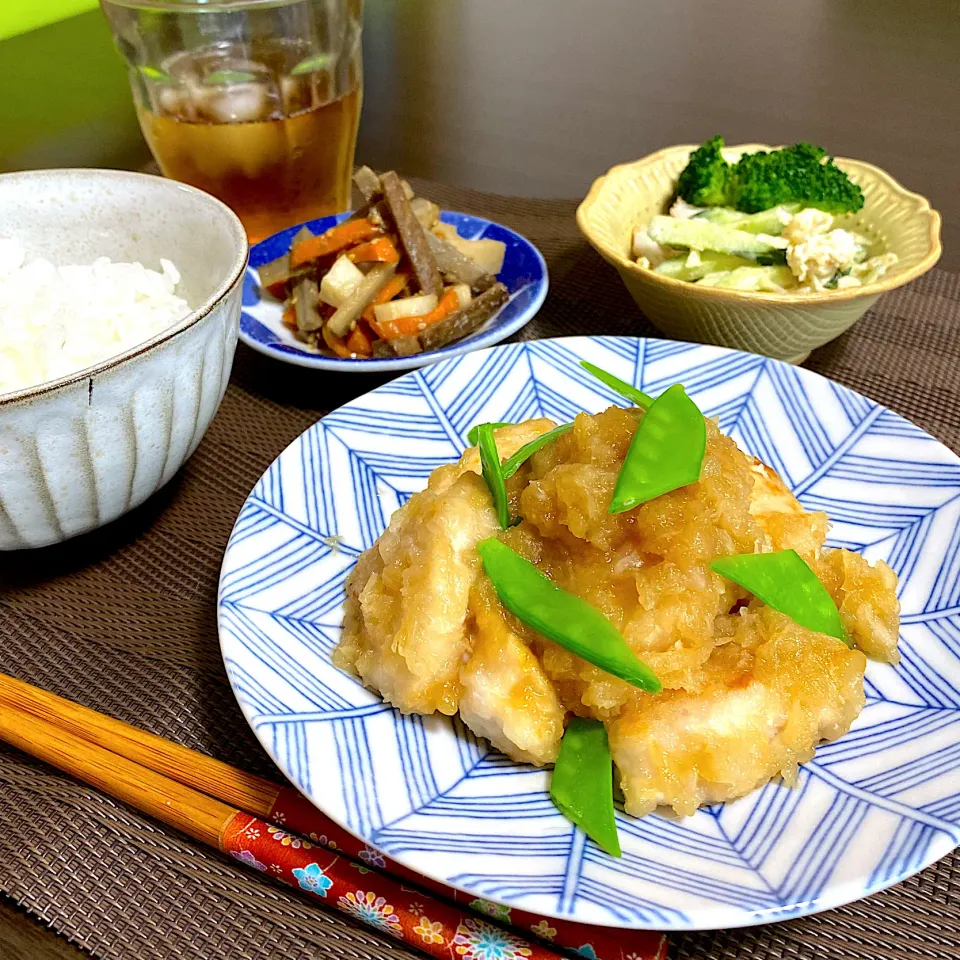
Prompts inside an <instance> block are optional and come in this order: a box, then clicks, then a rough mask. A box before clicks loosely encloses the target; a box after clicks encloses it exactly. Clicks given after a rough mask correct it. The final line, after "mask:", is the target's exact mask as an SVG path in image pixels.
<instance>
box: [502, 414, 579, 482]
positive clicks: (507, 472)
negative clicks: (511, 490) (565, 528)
mask: <svg viewBox="0 0 960 960" xmlns="http://www.w3.org/2000/svg"><path fill="white" fill-rule="evenodd" d="M572 429H573V424H572V423H563V424H561V425H560V426H559V427H554V428H553V429H552V430H549V431H547V433H542V434H540V436H539V437H537V438H536V439H535V440H531V441H530V442H529V443H525V444H524V445H523V446H522V447H521V448H520V449H519V450H518V451H517V452H516V453H515V454H514V455H513V456H512V457H509V458H508V459H506V460H504V461H503V479H504V480H509V479H510V478H511V477H512V476H513V475H514V474H515V473H516V472H517V471H518V470H519V469H520V468H521V467H522V466H523V465H524V463H526V461H527V460H529V459H530V457H532V456H533V455H534V454H535V453H536V452H537V451H538V450H542V449H543V448H544V447H545V446H546V445H547V444H548V443H553V441H554V440H556V439H557V437H560V436H562V435H563V434H565V433H566V432H567V431H568V430H572Z"/></svg>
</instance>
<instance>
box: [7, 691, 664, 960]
mask: <svg viewBox="0 0 960 960" xmlns="http://www.w3.org/2000/svg"><path fill="white" fill-rule="evenodd" d="M0 739H3V740H6V741H7V742H8V743H10V744H12V745H13V746H15V747H18V748H19V749H20V750H22V751H23V752H24V753H28V754H31V755H33V756H35V757H37V758H39V759H41V760H44V761H46V762H47V763H49V764H51V765H52V766H55V767H57V769H59V770H63V771H64V772H66V773H68V774H71V775H73V776H75V777H77V778H78V779H80V780H83V781H85V782H87V783H89V784H91V785H92V786H94V787H96V788H98V789H100V790H102V791H103V792H104V793H107V794H109V795H110V796H112V797H115V798H117V799H118V800H121V801H123V802H125V803H128V804H129V805H130V806H132V807H135V808H137V809H138V810H141V811H142V812H144V813H147V814H149V815H151V816H153V817H155V818H156V819H157V820H161V821H162V822H164V823H166V824H169V825H170V826H172V827H175V828H176V829H178V830H181V831H182V832H183V833H186V834H187V835H189V836H191V837H193V838H194V839H195V840H199V841H200V842H201V843H205V844H207V845H208V846H211V847H213V848H215V849H219V850H221V851H222V852H224V853H228V854H230V855H232V856H234V857H237V858H238V859H240V860H243V861H244V862H246V863H248V864H251V863H253V864H256V865H257V868H258V869H261V870H263V869H267V867H268V866H269V868H270V869H271V876H275V877H276V878H277V879H279V880H282V881H283V882H285V883H288V884H291V885H293V886H299V887H300V888H303V889H306V888H305V887H304V882H303V880H302V879H301V877H300V876H298V874H297V872H295V871H294V867H296V869H297V870H299V871H300V872H301V873H302V874H303V875H315V870H316V868H317V866H318V864H317V863H315V862H313V861H315V860H316V859H317V856H318V855H321V854H320V848H313V849H311V844H310V843H309V842H306V841H305V840H303V839H302V838H303V837H306V836H310V837H311V838H312V839H316V838H315V837H314V834H317V835H320V834H325V835H329V837H330V838H333V839H335V841H336V848H337V854H336V855H334V854H333V853H332V852H331V851H329V850H327V851H326V854H325V855H326V856H327V857H330V858H332V860H331V861H329V862H325V869H326V871H327V876H328V878H330V879H332V880H333V881H334V882H335V883H336V884H337V885H338V886H339V887H342V888H344V889H346V890H347V893H348V894H349V892H350V889H352V885H355V884H356V875H355V873H354V871H355V869H356V867H357V866H363V859H362V858H363V852H364V848H363V843H362V841H358V840H356V838H354V837H352V836H350V835H349V834H347V833H346V831H344V830H342V829H341V828H340V827H338V826H337V825H336V824H334V823H333V822H332V821H328V820H327V819H326V818H325V817H324V816H323V814H321V813H320V812H319V811H317V810H316V809H314V808H313V807H312V806H311V805H310V804H309V802H308V801H306V800H304V798H303V797H301V796H300V795H299V794H298V793H297V792H296V791H295V790H294V789H293V788H292V787H286V786H281V785H280V784H277V783H273V782H272V781H270V780H265V779H263V778H262V777H257V776H254V775H253V774H248V773H245V772H243V771H242V770H238V769H236V768H234V767H231V766H229V765H228V764H226V763H222V762H221V761H219V760H214V759H213V758H212V757H208V756H206V755H204V754H200V753H197V752H195V751H193V750H190V749H188V748H186V747H182V746H180V745H178V744H175V743H171V742H170V741H168V740H164V739H163V738H162V737H158V736H155V735H154V734H151V733H147V732H145V731H143V730H140V729H139V728H138V727H134V726H132V725H130V724H127V723H123V722H122V721H120V720H115V719H113V718H111V717H108V716H105V715H103V714H101V713H97V711H95V710H90V709H88V708H87V707H82V706H80V704H77V703H73V702H72V701H70V700H66V699H64V698H63V697H58V696H56V695H55V694H52V693H48V692H47V691H45V690H41V689H40V688H38V687H34V686H31V685H30V684H28V683H23V682H22V681H20V680H16V679H14V678H13V677H9V676H7V675H5V674H2V673H0ZM271 820H272V821H274V823H282V824H283V831H281V830H280V829H279V828H278V827H277V826H275V825H274V824H273V823H270V822H269V821H271ZM290 832H293V833H299V834H301V839H300V841H298V842H299V843H300V844H301V845H302V846H296V847H286V846H284V845H283V844H277V843H275V842H272V841H268V840H267V838H268V837H269V836H270V835H271V834H272V833H274V834H275V835H276V838H284V837H289V833H290ZM324 839H326V837H321V838H320V839H319V840H318V841H317V842H322V840H324ZM284 842H286V840H284ZM283 851H286V852H287V854H286V855H287V857H288V858H289V857H293V856H294V855H296V857H298V858H299V866H298V867H297V866H296V863H289V862H286V863H281V862H277V861H276V860H275V859H273V858H275V856H276V855H277V853H278V852H283ZM344 858H346V859H344ZM281 859H282V858H281ZM351 861H352V862H351ZM382 871H383V872H382V873H381V879H380V880H378V881H377V885H378V886H377V889H378V890H379V891H380V892H381V894H382V896H384V897H386V899H387V900H389V901H390V902H391V903H394V904H399V903H400V902H401V901H403V900H404V899H406V900H407V901H410V902H411V909H412V907H413V906H414V905H416V906H417V909H422V904H419V905H418V904H415V899H416V896H417V895H416V894H415V893H414V891H413V890H411V889H409V888H408V887H404V886H403V885H402V884H403V883H404V882H407V883H411V882H412V883H414V884H416V885H417V886H419V887H420V888H421V889H422V890H423V891H424V893H423V894H422V895H421V899H422V896H424V895H426V891H428V890H429V891H433V892H435V893H437V894H439V895H440V896H441V897H442V898H443V900H432V899H431V901H430V907H429V909H430V913H431V916H433V917H434V920H436V921H442V922H443V923H444V924H446V934H445V936H446V940H445V941H444V944H446V943H447V942H448V941H450V940H451V938H454V937H455V936H456V935H457V933H458V931H459V929H460V924H461V923H463V922H466V923H467V924H470V923H476V919H475V918H473V919H471V914H469V913H468V914H464V913H463V912H461V911H460V909H459V908H457V907H456V906H455V903H456V902H457V901H458V900H459V899H460V894H459V893H458V892H457V891H456V890H454V889H453V888H451V887H446V886H445V885H443V884H439V883H437V882H435V881H432V880H428V879H427V878H425V877H421V876H419V875H415V874H413V873H411V871H409V870H408V869H407V868H406V867H403V866H402V865H401V864H399V863H396V862H394V861H391V860H389V859H387V858H385V859H384V861H383V862H382ZM311 872H313V873H311ZM312 895H315V896H319V897H320V898H321V899H322V900H323V902H325V903H326V904H327V905H328V906H334V907H335V908H336V909H345V910H346V911H347V912H348V913H349V912H351V910H350V908H349V907H346V906H345V905H344V903H343V902H341V901H342V900H343V898H342V897H341V898H340V900H337V901H336V902H334V899H333V898H332V897H331V898H330V899H327V897H326V893H325V891H321V892H319V893H316V892H312ZM371 895H372V894H371ZM411 897H413V898H414V899H413V900H411ZM473 906H474V905H473V904H471V908H472V907H473ZM398 909H399V908H398ZM407 920H408V921H409V922H408V923H407V926H411V927H412V929H411V930H410V931H407V932H406V933H405V935H404V939H405V940H407V942H408V943H409V944H410V945H411V946H414V947H418V948H419V949H421V950H424V951H425V952H427V953H429V954H431V955H433V956H435V957H438V958H440V960H449V950H448V948H447V947H446V946H444V945H437V944H435V943H431V944H430V945H426V944H425V943H421V942H420V938H419V935H418V933H417V929H416V927H415V926H413V925H414V924H415V923H416V922H417V921H418V920H420V921H421V922H422V917H420V916H419V914H415V913H409V911H408V916H407ZM512 922H513V923H514V924H515V925H516V926H517V927H518V928H520V929H531V928H533V929H534V931H536V930H537V929H538V927H539V926H542V925H543V924H545V923H547V922H546V921H544V919H543V918H542V917H540V916H538V915H536V914H530V913H527V912H525V911H522V910H514V911H513V915H512ZM405 923H406V921H405ZM551 925H552V929H553V934H552V936H553V938H554V945H555V946H560V947H565V948H567V949H577V948H579V946H580V945H582V944H583V943H584V942H588V941H589V942H590V943H591V944H592V945H593V946H594V948H595V950H596V955H597V956H598V957H599V958H601V960H613V958H615V957H621V956H623V955H624V951H625V950H626V948H627V946H630V948H631V953H632V954H634V955H635V956H637V957H638V958H649V960H653V958H658V960H663V958H664V957H665V956H666V941H665V938H663V937H656V936H654V935H652V934H647V933H644V932H634V933H631V934H629V939H624V932H623V931H616V930H613V931H610V932H609V933H608V932H606V931H600V930H598V929H595V928H593V929H591V928H585V927H583V926H582V925H580V924H577V923H573V922H570V921H566V920H551V921H550V922H549V923H548V924H547V926H548V927H550V926H551ZM529 949H530V951H531V955H530V956H529V957H527V960H559V957H558V956H557V954H556V953H555V952H554V951H553V950H549V949H544V948H543V947H541V946H539V945H537V944H535V943H532V942H531V943H530V945H529ZM445 951H446V952H445ZM525 956H526V955H525Z"/></svg>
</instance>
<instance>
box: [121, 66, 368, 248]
mask: <svg viewBox="0 0 960 960" xmlns="http://www.w3.org/2000/svg"><path fill="white" fill-rule="evenodd" d="M284 53H285V51H284V50H282V49H275V50H266V51H264V50H260V51H258V55H257V56H256V59H252V60H251V59H245V58H243V59H241V58H238V57H232V58H229V59H226V58H225V57H224V51H223V50H219V51H217V54H216V56H215V57H214V56H212V55H207V56H206V57H197V56H193V57H184V56H183V55H181V56H179V57H178V58H177V60H176V62H175V63H172V64H170V65H169V66H168V67H167V70H168V72H169V75H171V77H172V78H175V79H176V80H177V81H178V82H177V84H176V85H173V84H169V85H163V84H158V85H157V86H156V87H155V88H154V90H153V96H151V97H150V102H149V106H146V105H144V104H143V103H142V102H141V104H140V105H139V108H138V114H139V117H140V126H141V128H142V130H143V133H144V136H145V137H146V139H147V143H148V144H149V146H150V150H151V151H152V153H153V155H154V156H155V157H156V159H157V161H158V163H159V164H160V168H161V169H162V171H163V173H164V174H165V175H166V176H168V177H172V178H174V179H176V180H180V181H182V182H184V183H189V184H192V185H193V186H195V187H199V188H200V189H201V190H205V191H207V192H208V193H212V194H213V195H214V196H216V197H219V198H220V199H221V200H223V201H224V202H225V203H226V204H227V205H228V206H230V207H231V208H232V209H233V210H234V211H235V212H236V213H237V215H238V216H239V217H240V219H241V220H242V221H243V224H244V226H245V228H246V230H247V236H248V237H249V239H250V241H251V243H254V242H256V241H257V240H261V239H263V238H264V237H266V236H269V235H270V234H272V233H276V232H277V231H278V230H282V229H283V228H284V227H288V226H291V225H292V224H295V223H301V222H303V221H304V220H310V219H312V218H314V217H321V216H325V215H327V214H330V213H336V212H339V211H341V210H346V209H347V208H348V207H349V205H350V175H351V172H352V169H353V156H354V148H355V145H356V136H357V126H358V123H359V119H360V106H361V93H360V84H359V78H357V83H356V85H355V86H354V87H353V89H352V90H350V92H348V93H346V94H345V95H343V96H340V97H337V98H332V97H331V96H330V90H331V87H332V85H331V83H330V82H329V81H330V78H329V76H328V75H326V74H324V73H307V74H302V75H297V74H293V75H291V74H286V73H285V72H284V69H283V68H284V66H285V64H284V61H285V60H287V61H289V60H290V59H292V58H291V57H289V56H284ZM338 86H340V87H341V88H342V87H343V84H342V83H341V84H338Z"/></svg>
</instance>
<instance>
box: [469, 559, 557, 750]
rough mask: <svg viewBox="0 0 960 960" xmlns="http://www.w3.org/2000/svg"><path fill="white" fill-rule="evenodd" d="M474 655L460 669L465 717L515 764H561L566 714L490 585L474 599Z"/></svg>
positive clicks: (483, 583) (482, 584) (480, 587)
mask: <svg viewBox="0 0 960 960" xmlns="http://www.w3.org/2000/svg"><path fill="white" fill-rule="evenodd" d="M470 610H471V613H472V622H471V624H470V632H471V640H472V645H471V646H472V650H471V654H470V658H469V659H468V660H467V662H466V663H465V664H464V665H463V667H462V668H461V670H460V684H461V687H462V693H461V695H460V716H461V718H462V719H463V722H464V723H465V724H466V725H467V726H468V727H469V728H470V729H471V730H472V731H473V732H474V733H475V734H476V735H477V736H478V737H486V738H487V739H488V740H489V741H490V742H491V743H492V744H493V745H494V746H495V747H496V748H497V749H498V750H501V751H503V752H504V753H506V754H507V755H508V756H510V757H512V758H513V759H514V760H520V761H525V762H527V763H534V764H536V765H537V766H543V765H544V764H545V763H553V761H554V760H556V759H557V752H558V751H559V749H560V739H561V737H562V736H563V718H564V715H565V713H566V711H565V710H564V708H563V707H562V706H561V705H560V702H559V700H558V699H557V694H556V691H555V690H554V688H553V685H552V684H551V683H550V681H549V679H548V678H547V676H546V674H545V673H544V672H543V668H542V667H541V666H540V661H539V660H538V659H537V657H536V655H535V654H534V653H533V651H532V650H531V649H530V648H529V647H528V646H527V644H526V643H525V642H524V640H523V639H522V638H521V637H520V636H518V635H517V634H516V633H515V632H514V630H513V629H512V627H511V625H510V624H509V623H508V622H507V616H506V615H505V613H504V611H503V608H502V607H501V606H500V601H499V600H498V599H497V595H496V593H495V592H494V590H493V587H492V586H491V585H490V582H489V581H488V580H485V579H484V578H482V577H481V578H480V579H479V580H478V581H477V583H476V584H475V585H474V588H473V592H472V593H471V596H470Z"/></svg>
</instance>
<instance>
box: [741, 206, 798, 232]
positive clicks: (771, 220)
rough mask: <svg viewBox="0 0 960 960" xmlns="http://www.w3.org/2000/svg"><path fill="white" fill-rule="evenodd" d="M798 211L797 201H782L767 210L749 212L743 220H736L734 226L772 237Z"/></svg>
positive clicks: (781, 229) (780, 230) (781, 230)
mask: <svg viewBox="0 0 960 960" xmlns="http://www.w3.org/2000/svg"><path fill="white" fill-rule="evenodd" d="M799 212H800V204H799V203H784V204H782V205H781V206H779V207H771V208H770V209H769V210H761V211H760V212H759V213H751V214H750V215H749V216H748V217H744V219H743V220H738V221H737V223H736V227H737V229H738V230H745V231H746V232H747V233H765V234H767V235H769V236H772V237H779V236H780V234H781V233H783V228H784V227H785V226H786V225H787V224H788V223H789V222H790V219H791V218H792V217H793V215H794V214H795V213H799Z"/></svg>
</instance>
